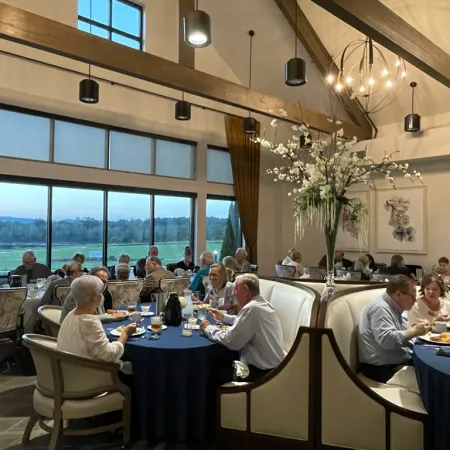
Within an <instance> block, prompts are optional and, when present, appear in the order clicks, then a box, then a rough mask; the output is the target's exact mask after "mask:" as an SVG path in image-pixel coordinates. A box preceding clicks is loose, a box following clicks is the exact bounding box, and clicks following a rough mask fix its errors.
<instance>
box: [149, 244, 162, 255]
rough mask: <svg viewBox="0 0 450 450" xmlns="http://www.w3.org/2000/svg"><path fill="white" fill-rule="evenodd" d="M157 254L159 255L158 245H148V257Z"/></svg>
mask: <svg viewBox="0 0 450 450" xmlns="http://www.w3.org/2000/svg"><path fill="white" fill-rule="evenodd" d="M158 255H159V250H158V247H156V246H155V245H152V246H150V247H149V249H148V253H147V256H148V257H150V256H156V257H158Z"/></svg>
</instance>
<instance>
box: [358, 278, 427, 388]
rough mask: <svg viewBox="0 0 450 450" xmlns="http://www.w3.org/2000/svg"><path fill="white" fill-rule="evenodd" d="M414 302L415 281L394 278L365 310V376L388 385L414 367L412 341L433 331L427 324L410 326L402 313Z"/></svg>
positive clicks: (362, 340) (361, 358)
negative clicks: (388, 382) (394, 377)
mask: <svg viewBox="0 0 450 450" xmlns="http://www.w3.org/2000/svg"><path fill="white" fill-rule="evenodd" d="M415 301H416V282H415V281H414V280H413V279H411V278H410V277H408V276H406V275H395V276H393V277H392V278H391V280H390V281H389V283H388V285H387V287H386V292H385V293H384V294H383V295H382V296H381V297H380V298H378V299H376V300H375V301H373V302H372V303H370V304H369V305H367V306H366V307H365V308H364V309H363V311H362V313H361V320H360V322H359V337H358V345H359V362H360V370H361V372H362V373H363V374H364V375H365V376H366V377H368V378H371V379H372V380H375V381H378V382H380V383H386V382H387V381H389V380H390V379H391V378H392V377H393V376H394V375H395V374H396V373H397V372H398V371H399V370H401V369H403V368H404V367H405V366H408V365H411V364H412V339H413V338H415V337H417V336H423V335H424V334H426V333H428V331H430V330H431V328H432V325H431V324H430V323H429V322H427V321H420V322H418V323H417V324H416V325H414V326H413V327H410V326H409V323H408V319H407V317H406V314H403V313H404V311H409V310H410V309H411V308H412V307H413V305H414V303H415ZM411 369H412V367H411Z"/></svg>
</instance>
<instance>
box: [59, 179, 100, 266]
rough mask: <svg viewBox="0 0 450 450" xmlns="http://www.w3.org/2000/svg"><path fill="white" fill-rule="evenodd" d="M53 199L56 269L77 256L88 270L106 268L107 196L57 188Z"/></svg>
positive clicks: (96, 192)
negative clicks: (104, 232)
mask: <svg viewBox="0 0 450 450" xmlns="http://www.w3.org/2000/svg"><path fill="white" fill-rule="evenodd" d="M52 197H53V198H52V261H51V267H52V269H58V268H60V267H61V266H62V265H64V264H66V263H67V262H69V261H71V260H72V256H73V255H74V254H75V253H77V252H81V253H84V255H85V257H86V261H85V264H84V266H85V267H87V268H88V269H90V268H92V267H95V266H99V265H102V262H103V244H102V243H103V192H102V191H91V190H87V189H71V188H62V187H55V188H53V195H52Z"/></svg>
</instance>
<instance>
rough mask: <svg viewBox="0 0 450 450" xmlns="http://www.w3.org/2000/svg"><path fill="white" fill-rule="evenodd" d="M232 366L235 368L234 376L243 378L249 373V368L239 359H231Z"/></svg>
mask: <svg viewBox="0 0 450 450" xmlns="http://www.w3.org/2000/svg"><path fill="white" fill-rule="evenodd" d="M233 367H234V368H235V369H236V376H238V377H239V378H242V379H243V380H244V379H245V378H247V377H248V376H249V374H250V369H249V368H248V366H247V364H245V363H243V362H241V361H233Z"/></svg>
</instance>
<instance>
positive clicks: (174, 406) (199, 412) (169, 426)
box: [103, 303, 239, 443]
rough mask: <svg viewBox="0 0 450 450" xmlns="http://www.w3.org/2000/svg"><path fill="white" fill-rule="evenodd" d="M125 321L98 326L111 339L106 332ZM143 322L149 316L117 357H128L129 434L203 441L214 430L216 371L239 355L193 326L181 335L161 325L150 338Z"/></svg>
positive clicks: (177, 329) (151, 439) (178, 330)
mask: <svg viewBox="0 0 450 450" xmlns="http://www.w3.org/2000/svg"><path fill="white" fill-rule="evenodd" d="M140 309H141V308H140V305H138V307H137V310H138V311H139V310H140ZM155 310H156V306H155V303H150V314H152V315H154V314H155ZM208 320H210V321H211V322H212V323H214V320H213V319H212V318H211V317H208ZM129 323H130V320H129V319H128V318H126V319H125V320H123V321H120V322H113V323H107V324H104V325H103V326H104V330H105V332H106V334H107V336H108V338H109V339H110V340H114V339H117V338H116V337H114V336H112V335H111V331H112V330H114V329H116V328H117V327H119V326H121V325H127V324H129ZM149 325H150V317H143V318H142V322H141V324H140V326H141V327H144V328H145V330H146V333H145V334H144V335H143V336H139V337H131V338H129V339H128V341H127V343H126V345H125V352H124V356H123V358H122V359H123V360H124V361H130V362H131V366H132V371H133V374H132V391H133V392H132V394H133V395H132V417H133V429H134V433H133V434H135V435H137V436H136V437H137V438H138V439H140V440H144V441H147V442H152V443H153V442H155V441H162V440H164V441H166V442H207V441H208V440H210V439H212V438H213V434H214V429H215V417H216V389H217V388H218V387H219V385H218V384H217V381H216V380H217V379H216V375H217V374H218V373H220V372H221V370H222V369H223V368H224V367H226V366H228V367H230V366H231V365H232V362H233V361H234V360H236V359H238V358H239V356H238V354H237V353H236V352H233V351H231V350H228V349H227V348H226V347H224V346H222V345H219V344H217V343H215V342H213V341H210V340H208V339H207V338H206V337H204V336H203V335H201V334H200V331H198V330H194V331H193V333H192V336H190V337H185V336H182V330H181V326H167V328H166V329H164V330H163V331H162V332H161V334H160V338H159V339H153V338H152V332H151V331H150V330H148V327H149ZM219 379H220V378H219ZM136 422H137V423H136Z"/></svg>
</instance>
